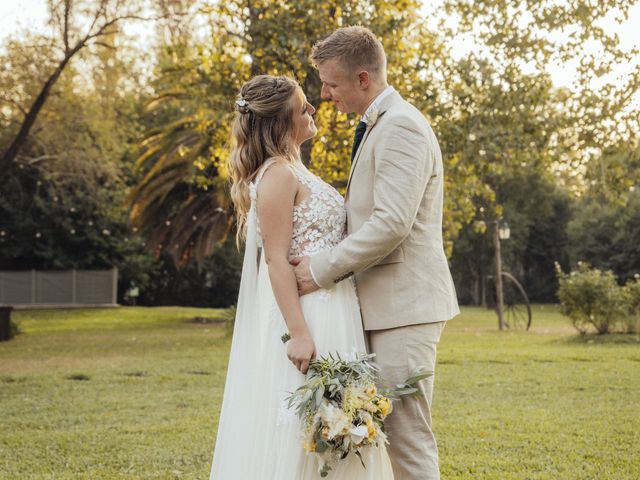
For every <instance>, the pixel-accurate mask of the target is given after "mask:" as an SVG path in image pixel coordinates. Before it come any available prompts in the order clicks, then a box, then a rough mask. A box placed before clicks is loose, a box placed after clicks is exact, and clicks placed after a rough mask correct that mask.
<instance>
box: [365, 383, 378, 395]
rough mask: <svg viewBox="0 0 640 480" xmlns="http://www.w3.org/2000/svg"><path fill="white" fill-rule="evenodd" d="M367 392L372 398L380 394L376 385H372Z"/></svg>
mask: <svg viewBox="0 0 640 480" xmlns="http://www.w3.org/2000/svg"><path fill="white" fill-rule="evenodd" d="M365 392H366V393H367V395H369V396H370V397H373V396H375V395H376V394H377V393H378V390H377V389H376V386H375V385H371V386H370V387H368V388H367V389H366V390H365Z"/></svg>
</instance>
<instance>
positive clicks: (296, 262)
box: [289, 257, 320, 296]
mask: <svg viewBox="0 0 640 480" xmlns="http://www.w3.org/2000/svg"><path fill="white" fill-rule="evenodd" d="M289 263H291V265H293V266H294V269H293V271H294V272H295V274H296V282H297V283H298V295H300V296H302V295H306V294H307V293H311V292H315V291H316V290H318V289H319V288H320V287H319V286H318V284H317V283H316V282H315V280H314V279H313V276H312V275H311V268H310V265H311V260H310V258H309V257H296V258H292V259H289Z"/></svg>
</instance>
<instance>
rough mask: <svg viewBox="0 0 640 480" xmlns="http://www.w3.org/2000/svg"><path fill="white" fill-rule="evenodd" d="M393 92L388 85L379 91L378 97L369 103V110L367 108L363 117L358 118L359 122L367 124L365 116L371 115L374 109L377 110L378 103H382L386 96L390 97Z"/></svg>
mask: <svg viewBox="0 0 640 480" xmlns="http://www.w3.org/2000/svg"><path fill="white" fill-rule="evenodd" d="M395 91H396V89H395V88H393V87H392V86H391V85H389V86H388V87H387V88H385V89H384V90H383V91H381V92H380V93H379V94H378V96H377V97H376V98H374V99H373V102H371V105H369V108H367V111H366V112H364V115H362V117H360V120H361V121H363V122H364V123H368V122H367V115H368V114H369V113H371V112H372V111H373V110H375V109H376V108H378V107H379V106H380V102H382V100H384V99H385V98H386V97H387V96H389V95H391V94H392V93H393V92H395Z"/></svg>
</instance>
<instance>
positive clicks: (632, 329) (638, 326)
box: [624, 274, 640, 333]
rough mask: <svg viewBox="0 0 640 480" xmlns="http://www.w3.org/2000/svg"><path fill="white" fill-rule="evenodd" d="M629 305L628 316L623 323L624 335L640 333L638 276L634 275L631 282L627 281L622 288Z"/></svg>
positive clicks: (639, 285)
mask: <svg viewBox="0 0 640 480" xmlns="http://www.w3.org/2000/svg"><path fill="white" fill-rule="evenodd" d="M624 291H625V294H626V296H627V302H628V305H629V315H628V316H627V318H626V321H625V331H626V333H638V332H639V331H640V275H638V274H636V275H635V277H634V279H633V280H629V281H628V282H627V284H626V285H625V286H624Z"/></svg>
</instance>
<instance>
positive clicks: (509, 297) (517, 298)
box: [494, 272, 531, 330]
mask: <svg viewBox="0 0 640 480" xmlns="http://www.w3.org/2000/svg"><path fill="white" fill-rule="evenodd" d="M500 273H501V275H502V291H503V292H504V293H503V298H504V321H505V323H506V324H507V327H509V328H510V329H514V330H529V327H531V304H530V303H529V297H528V296H527V292H525V290H524V287H523V286H522V284H521V283H520V282H519V281H518V280H517V279H516V277H514V276H513V275H511V274H510V273H509V272H500ZM494 285H495V282H494Z"/></svg>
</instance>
